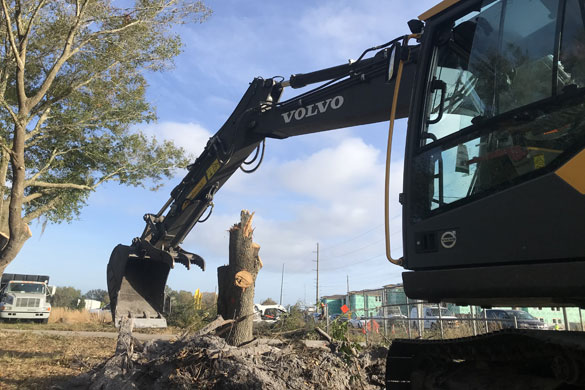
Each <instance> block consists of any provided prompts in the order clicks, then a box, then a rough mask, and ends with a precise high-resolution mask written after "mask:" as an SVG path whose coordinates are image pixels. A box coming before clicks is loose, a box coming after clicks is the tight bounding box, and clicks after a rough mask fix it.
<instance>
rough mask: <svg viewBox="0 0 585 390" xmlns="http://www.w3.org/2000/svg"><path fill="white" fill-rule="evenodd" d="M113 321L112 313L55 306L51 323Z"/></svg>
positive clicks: (50, 319) (101, 322)
mask: <svg viewBox="0 0 585 390" xmlns="http://www.w3.org/2000/svg"><path fill="white" fill-rule="evenodd" d="M111 322H112V315H111V314H110V313H90V312H89V311H87V310H71V309H67V308H65V307H55V308H53V309H52V311H51V316H50V317H49V323H59V324H109V323H111Z"/></svg>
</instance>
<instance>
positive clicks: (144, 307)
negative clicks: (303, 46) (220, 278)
mask: <svg viewBox="0 0 585 390" xmlns="http://www.w3.org/2000/svg"><path fill="white" fill-rule="evenodd" d="M408 27H409V30H410V33H409V34H407V35H404V36H402V37H398V38H396V39H393V40H391V41H389V42H387V43H385V44H383V45H380V46H377V47H373V48H370V49H367V50H365V51H364V52H363V53H362V54H361V55H360V57H359V58H358V59H357V60H355V61H352V62H350V63H348V64H343V65H339V66H335V67H332V68H327V69H322V70H318V71H314V72H310V73H305V74H296V75H292V76H290V78H289V79H288V80H285V79H283V78H278V77H276V78H267V79H263V78H256V79H254V80H253V81H252V82H251V83H250V86H249V88H248V89H247V91H246V92H245V94H244V96H243V97H242V99H241V101H240V102H239V104H238V105H237V107H236V108H235V110H234V112H233V113H232V114H231V116H230V117H229V118H228V120H227V121H226V123H225V124H224V125H223V126H222V127H221V129H219V131H218V132H217V133H216V134H215V135H214V136H213V137H212V138H211V139H210V140H209V142H208V143H207V146H206V147H205V149H204V151H203V153H202V154H201V155H200V156H199V157H198V158H197V159H196V161H195V162H194V163H193V164H192V165H191V166H190V167H189V171H188V173H187V175H186V176H185V178H184V179H183V180H182V181H181V183H180V184H179V185H178V186H177V187H176V188H174V189H173V191H172V192H171V196H170V199H169V200H168V202H167V203H166V204H165V205H164V206H163V207H162V208H161V210H160V211H159V212H158V213H156V214H147V215H145V217H144V219H145V221H146V228H145V230H144V232H143V233H142V235H141V236H140V237H137V238H135V239H134V240H133V242H132V244H131V245H129V246H127V245H118V246H117V247H116V248H115V249H114V251H113V253H112V256H111V258H110V261H109V264H108V269H107V277H108V290H109V293H110V298H111V303H112V310H113V313H114V318H115V321H116V322H118V321H119V320H120V318H122V317H128V316H129V317H133V318H134V320H135V323H136V325H137V326H164V325H165V320H164V317H163V315H162V306H163V292H164V286H165V283H166V280H167V276H168V273H169V271H170V269H171V268H173V267H174V265H175V264H176V263H181V264H183V265H184V266H186V267H187V268H190V267H191V265H193V264H195V265H197V266H199V267H200V268H202V269H204V261H203V259H202V258H201V257H200V256H198V255H195V254H193V253H189V252H187V251H185V250H183V249H182V248H181V247H180V246H179V245H180V244H181V242H182V241H183V239H184V238H185V237H186V235H187V234H188V233H189V232H190V231H191V229H192V228H193V227H194V226H195V224H196V223H198V222H204V221H205V220H206V219H207V218H209V215H210V214H211V211H212V209H213V197H214V195H215V193H216V192H217V191H218V190H219V189H220V188H221V186H222V185H223V184H224V183H225V182H226V180H228V179H229V177H230V176H231V175H232V174H233V173H234V172H235V171H236V170H237V169H242V170H244V171H246V172H253V171H254V170H256V169H257V168H258V166H259V165H260V163H261V162H262V159H263V155H264V147H265V139H266V138H277V139H284V138H287V137H291V136H298V135H303V134H308V133H315V132H321V131H328V130H333V129H338V128H343V127H348V126H355V125H361V124H366V123H374V122H381V121H388V120H389V121H390V132H389V138H388V156H387V164H386V172H387V174H386V188H387V189H386V191H387V192H388V183H389V171H390V156H389V153H390V152H389V151H390V150H391V143H392V128H393V123H394V120H395V119H397V118H408V127H407V135H406V147H405V160H404V182H403V192H402V193H401V194H400V197H399V202H400V204H401V206H402V215H403V221H402V226H403V229H402V230H403V238H402V240H403V248H404V256H403V257H402V258H399V259H394V258H392V256H391V254H390V249H389V248H390V243H389V234H388V211H387V210H386V215H385V218H386V237H387V239H386V241H387V242H386V252H387V256H388V259H389V260H390V262H392V263H394V264H395V265H397V266H401V267H403V268H404V270H405V271H404V272H403V274H402V278H403V283H404V289H405V292H406V294H407V296H408V297H410V298H414V299H424V300H427V301H430V302H452V303H456V304H460V305H479V306H482V307H491V306H557V307H558V306H578V307H581V308H583V307H585V239H584V237H585V0H445V1H443V2H441V3H439V4H438V5H436V6H435V7H433V8H432V9H430V10H429V11H427V12H425V13H424V14H422V15H420V16H419V18H418V19H414V20H411V21H409V22H408ZM312 84H317V86H316V87H315V88H313V89H311V90H309V91H307V92H304V93H301V94H300V95H298V96H295V97H293V98H290V99H288V100H281V97H282V95H283V93H284V91H285V89H291V88H292V89H295V88H301V87H305V86H308V85H312ZM389 201H390V200H389V199H388V194H386V207H388V204H389ZM386 371H387V372H386V386H387V388H388V389H495V388H497V389H500V388H501V389H525V388H530V389H583V388H585V333H583V332H575V331H566V332H554V331H545V330H530V329H509V330H503V331H499V332H493V333H488V334H486V335H481V336H476V337H468V338H462V339H453V340H432V341H431V340H394V341H393V342H392V345H391V346H390V349H389V354H388V359H387V370H386Z"/></svg>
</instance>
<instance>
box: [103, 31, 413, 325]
mask: <svg viewBox="0 0 585 390" xmlns="http://www.w3.org/2000/svg"><path fill="white" fill-rule="evenodd" d="M401 39H402V38H398V39H396V40H393V41H391V42H388V43H387V44H385V45H382V46H381V47H376V48H372V49H373V50H378V51H377V53H376V54H375V55H374V56H372V57H369V58H366V59H362V57H363V56H364V55H365V54H366V52H368V51H372V49H368V50H366V51H365V52H364V54H362V56H361V57H360V59H359V60H358V61H355V62H350V63H348V64H344V65H339V66H335V67H332V68H327V69H322V70H319V71H316V72H311V73H308V74H297V75H293V76H291V77H290V79H289V80H286V81H284V80H281V79H278V78H269V79H263V78H255V79H254V80H253V81H252V82H251V83H250V86H249V87H248V89H247V90H246V92H245V93H244V96H243V97H242V99H241V100H240V102H239V103H238V105H237V107H236V109H235V110H234V112H233V113H232V114H231V115H230V117H229V118H228V120H227V121H226V122H225V124H224V125H223V126H222V127H221V128H220V129H219V131H218V132H217V133H216V134H215V135H213V136H212V137H211V138H210V139H209V141H208V143H207V145H206V146H205V149H204V150H203V152H202V153H201V155H200V156H199V157H198V158H197V159H196V160H195V162H194V163H193V164H191V165H190V166H189V167H188V169H189V171H188V173H187V175H186V176H185V177H184V178H183V180H181V183H180V184H179V185H177V186H176V187H175V188H174V189H173V190H172V191H171V196H170V198H169V200H168V201H167V202H166V203H165V205H164V206H163V207H162V208H161V210H160V211H159V212H158V213H156V214H146V215H145V216H144V220H145V222H146V227H145V229H144V232H143V233H142V235H141V236H140V237H137V238H135V239H134V240H133V241H132V245H130V246H127V245H118V246H117V247H116V248H115V249H114V251H113V252H112V255H111V257H110V261H109V263H108V271H107V275H108V291H109V294H110V300H111V305H112V313H113V315H114V319H115V322H116V323H118V322H119V320H120V318H121V317H123V316H129V317H133V318H134V319H135V326H144V327H158V326H166V322H165V320H164V317H163V316H162V314H161V313H162V311H163V302H164V287H165V285H166V280H167V277H168V273H169V271H170V269H172V268H174V266H175V264H176V263H181V264H183V265H184V266H185V267H187V268H188V269H189V268H190V267H191V265H192V264H195V265H197V266H199V267H200V268H201V269H202V270H205V262H204V260H203V259H202V258H201V257H200V256H198V255H196V254H194V253H190V252H187V251H185V250H183V249H182V248H181V247H180V244H181V243H182V241H183V240H184V239H185V237H186V236H187V234H189V232H190V231H191V230H192V229H193V227H194V226H195V225H196V224H197V223H199V222H204V221H205V220H207V218H209V215H210V214H211V211H212V209H213V198H214V195H215V194H216V193H217V191H218V190H219V189H220V188H221V187H222V186H223V184H224V183H225V182H226V181H227V180H228V179H229V178H230V177H231V175H232V174H233V173H234V172H235V171H236V170H237V169H240V168H241V169H242V170H244V171H245V172H253V171H254V170H256V169H257V167H258V166H259V164H260V163H261V161H262V158H263V155H264V148H265V139H266V138H276V139H283V138H287V137H291V136H297V135H303V134H309V133H316V132H321V131H327V130H332V129H339V128H344V127H349V126H356V125H362V124H367V123H375V122H381V121H387V120H388V119H389V116H390V108H391V105H392V102H393V95H394V92H395V90H396V88H395V82H396V81H395V79H394V78H392V77H389V75H390V74H391V73H393V72H395V70H396V65H397V63H398V59H397V58H394V56H393V55H392V54H393V53H394V54H396V53H398V52H401V53H402V55H403V56H404V59H405V60H407V61H406V62H405V64H406V65H405V66H404V69H403V77H402V81H401V88H400V91H401V92H400V93H399V96H398V99H397V100H396V101H397V104H396V108H395V112H396V117H397V118H404V117H407V116H408V110H409V102H410V91H411V90H412V87H411V84H412V83H413V79H414V71H415V65H414V61H412V60H409V58H413V59H414V58H415V54H416V50H417V46H412V47H407V48H405V50H401V51H399V50H397V47H398V46H399V41H400V40H401ZM389 46H390V47H389ZM319 82H323V84H322V85H320V86H319V87H317V88H315V89H312V90H310V91H308V92H305V93H302V94H300V95H298V96H296V97H294V98H291V99H289V100H286V101H280V99H281V96H282V95H283V91H284V89H285V88H287V87H290V88H293V89H294V88H301V87H304V86H306V85H309V84H314V83H319ZM252 154H253V156H252V158H251V159H250V160H248V161H247V159H248V158H249V157H250V156H251V155H252ZM254 164H255V165H256V167H255V168H252V169H247V168H246V167H247V166H250V165H254ZM206 213H207V215H206V216H204V215H205V214H206Z"/></svg>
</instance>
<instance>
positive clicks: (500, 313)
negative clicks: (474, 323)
mask: <svg viewBox="0 0 585 390" xmlns="http://www.w3.org/2000/svg"><path fill="white" fill-rule="evenodd" d="M480 317H481V318H484V317H485V318H487V319H488V320H491V321H489V322H488V329H489V330H498V329H506V328H515V327H516V324H517V325H518V328H519V329H547V328H548V327H547V325H546V324H545V323H544V322H542V321H540V320H539V319H538V318H536V317H534V316H533V315H532V314H530V313H527V312H525V311H524V310H508V309H486V310H485V311H482V312H481V313H480Z"/></svg>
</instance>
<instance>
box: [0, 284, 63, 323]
mask: <svg viewBox="0 0 585 390" xmlns="http://www.w3.org/2000/svg"><path fill="white" fill-rule="evenodd" d="M53 295H55V286H49V277H48V276H46V275H25V274H8V273H5V274H3V275H2V278H1V279H0V320H3V321H7V320H30V321H36V322H40V323H43V324H46V323H47V322H48V321H49V316H50V315H51V304H50V303H49V298H50V297H52V296H53Z"/></svg>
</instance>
